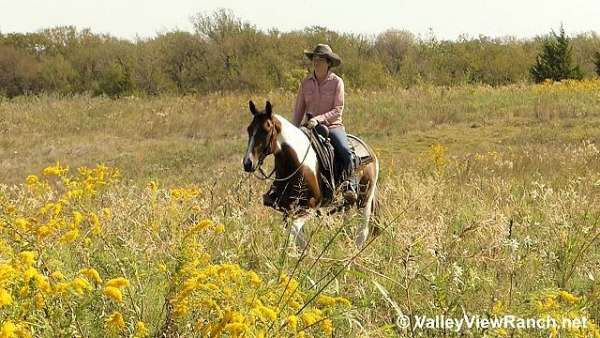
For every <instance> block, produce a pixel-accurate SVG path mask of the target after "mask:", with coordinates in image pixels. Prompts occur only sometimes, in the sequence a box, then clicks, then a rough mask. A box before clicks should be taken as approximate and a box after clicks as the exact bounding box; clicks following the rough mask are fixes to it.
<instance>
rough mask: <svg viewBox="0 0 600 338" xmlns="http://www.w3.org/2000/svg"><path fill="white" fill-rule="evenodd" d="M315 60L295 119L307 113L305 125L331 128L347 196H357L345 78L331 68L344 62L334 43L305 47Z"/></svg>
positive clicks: (300, 94)
mask: <svg viewBox="0 0 600 338" xmlns="http://www.w3.org/2000/svg"><path fill="white" fill-rule="evenodd" d="M304 55H306V57H308V58H309V59H310V60H311V61H312V64H313V72H312V74H310V75H309V76H308V77H306V78H305V79H304V80H303V81H302V83H301V84H300V89H299V91H298V97H297V98H296V104H295V107H294V119H293V123H294V125H295V126H297V127H299V126H300V124H301V123H302V120H303V119H304V118H305V117H306V119H307V122H306V126H307V127H308V128H314V127H315V126H316V125H317V124H323V125H325V126H327V127H328V128H329V137H330V139H331V143H332V145H333V147H334V152H335V167H336V175H338V176H337V177H341V178H342V180H343V183H342V188H343V191H344V199H346V200H347V201H348V202H354V201H355V200H356V197H357V195H356V177H355V176H354V162H353V160H352V151H351V150H350V145H349V143H348V138H347V136H346V130H345V128H344V125H343V124H342V112H343V110H344V81H342V78H340V77H339V76H337V75H336V74H334V73H333V72H331V68H333V67H336V66H339V65H340V64H341V63H342V60H341V59H340V57H339V56H338V55H337V54H335V53H334V52H333V51H332V50H331V47H329V46H328V45H325V44H318V45H317V46H316V47H315V48H314V50H313V51H306V50H305V51H304Z"/></svg>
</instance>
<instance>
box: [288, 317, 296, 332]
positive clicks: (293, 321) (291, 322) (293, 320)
mask: <svg viewBox="0 0 600 338" xmlns="http://www.w3.org/2000/svg"><path fill="white" fill-rule="evenodd" d="M287 322H288V324H289V325H290V327H291V328H292V329H293V330H297V329H298V317H297V316H294V315H292V316H289V317H288V318H287Z"/></svg>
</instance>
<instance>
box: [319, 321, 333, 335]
mask: <svg viewBox="0 0 600 338" xmlns="http://www.w3.org/2000/svg"><path fill="white" fill-rule="evenodd" d="M321 329H322V330H323V333H324V334H325V335H326V336H328V337H331V336H332V335H333V323H332V322H331V319H325V320H323V321H321Z"/></svg>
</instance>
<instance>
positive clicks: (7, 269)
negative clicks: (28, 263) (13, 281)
mask: <svg viewBox="0 0 600 338" xmlns="http://www.w3.org/2000/svg"><path fill="white" fill-rule="evenodd" d="M14 273H15V269H13V267H12V266H10V265H8V264H0V285H2V283H3V282H4V281H5V280H7V279H8V278H10V277H11V276H12V275H13V274H14Z"/></svg>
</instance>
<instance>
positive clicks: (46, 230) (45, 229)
mask: <svg viewBox="0 0 600 338" xmlns="http://www.w3.org/2000/svg"><path fill="white" fill-rule="evenodd" d="M51 233H52V228H50V227H49V226H47V225H42V226H41V227H39V228H37V230H36V234H37V235H38V237H40V238H44V237H47V236H48V235H50V234H51Z"/></svg>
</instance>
